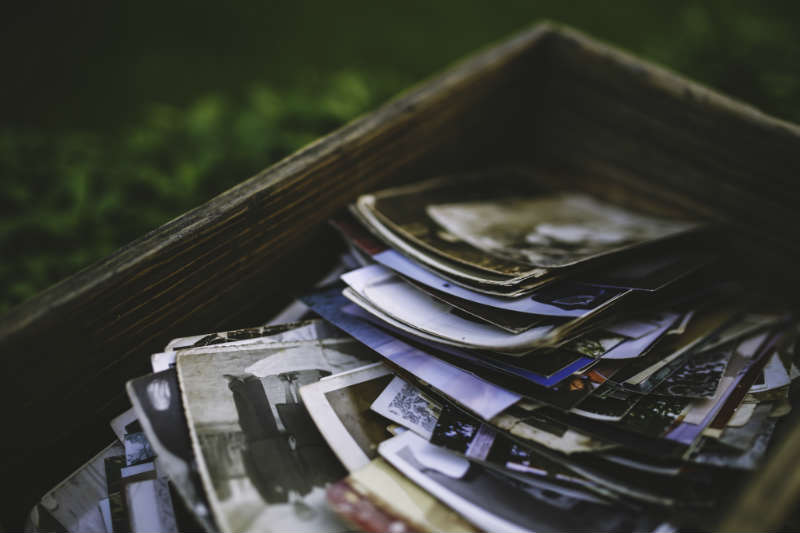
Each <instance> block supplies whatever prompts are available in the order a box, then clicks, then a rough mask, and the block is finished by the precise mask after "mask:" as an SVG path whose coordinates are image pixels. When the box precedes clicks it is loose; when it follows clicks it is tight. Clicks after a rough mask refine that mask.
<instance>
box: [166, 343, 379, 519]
mask: <svg viewBox="0 0 800 533" xmlns="http://www.w3.org/2000/svg"><path fill="white" fill-rule="evenodd" d="M372 359H373V358H372V356H371V354H370V351H369V350H368V349H367V348H365V347H363V345H361V344H360V343H357V342H354V341H351V340H330V341H325V340H321V341H314V342H297V343H284V344H276V345H270V346H267V347H261V348H260V349H253V350H243V349H240V350H235V351H227V352H217V353H214V352H211V353H206V354H201V353H194V354H192V353H181V354H179V355H178V362H177V369H178V377H179V381H180V385H181V389H182V391H183V400H184V407H185V409H186V414H187V420H188V423H189V428H190V431H191V436H192V443H193V447H194V450H195V453H196V456H197V459H198V463H199V468H200V473H201V477H202V479H203V484H204V487H205V489H206V493H207V495H208V499H209V502H210V504H211V507H212V511H213V512H214V515H215V517H216V519H217V523H218V526H219V528H220V530H222V531H309V532H311V531H347V526H345V525H344V524H343V523H341V522H340V521H339V520H338V519H337V518H336V516H335V515H334V514H332V512H331V511H330V509H328V508H327V506H326V505H325V486H326V485H327V484H328V483H331V482H333V481H335V480H337V479H339V478H341V477H343V476H344V475H345V474H346V470H345V469H344V467H343V466H342V465H341V463H340V462H339V459H338V458H337V457H336V455H335V454H334V453H333V452H332V451H331V449H330V448H329V447H328V444H327V442H326V441H325V439H324V438H323V437H322V435H321V434H320V433H319V431H318V430H317V428H316V425H315V424H314V422H313V420H312V419H311V417H310V415H309V414H308V411H307V410H306V408H305V406H304V405H303V403H302V399H301V397H300V392H299V389H300V387H302V386H303V385H306V384H309V383H314V382H316V381H319V379H320V378H322V377H325V376H328V375H331V374H335V373H339V372H342V371H346V370H351V369H353V368H357V367H359V366H363V365H365V364H367V363H370V362H372Z"/></svg>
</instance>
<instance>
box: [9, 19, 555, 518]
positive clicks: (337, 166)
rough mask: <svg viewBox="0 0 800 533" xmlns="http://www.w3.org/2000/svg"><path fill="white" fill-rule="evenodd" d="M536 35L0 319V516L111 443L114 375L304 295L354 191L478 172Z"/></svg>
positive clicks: (443, 78) (467, 66)
mask: <svg viewBox="0 0 800 533" xmlns="http://www.w3.org/2000/svg"><path fill="white" fill-rule="evenodd" d="M546 32H547V30H546V28H539V29H535V30H533V31H531V32H527V33H525V34H522V35H520V36H517V37H515V38H513V39H511V40H509V41H506V42H504V43H502V44H500V45H498V46H496V47H494V48H491V49H489V50H487V51H485V52H483V53H480V54H478V55H476V56H475V57H473V58H471V59H469V60H468V61H465V62H463V63H460V64H458V65H456V66H455V67H453V68H452V69H450V70H448V71H446V72H445V73H444V74H442V75H440V76H438V77H436V78H434V79H432V80H430V81H428V82H426V83H424V84H422V85H420V86H418V87H416V88H413V89H412V90H410V91H408V92H407V93H406V94H404V95H402V96H401V97H399V98H398V99H396V100H394V101H392V102H390V103H388V104H386V105H384V106H383V107H381V108H380V109H378V110H377V111H375V112H373V113H371V114H368V115H366V116H364V117H362V118H360V119H358V120H356V121H354V122H352V123H350V124H348V125H346V126H344V127H343V128H341V129H339V130H338V131H336V132H334V133H332V134H331V135H328V136H327V137H324V138H322V139H320V140H319V141H317V142H315V143H313V144H312V145H310V146H308V147H306V148H304V149H302V150H300V151H299V152H297V153H296V154H294V155H292V156H290V157H288V158H287V159H284V160H283V161H281V162H279V163H277V164H276V165H274V166H272V167H271V168H269V169H267V170H265V171H264V172H262V173H260V174H258V175H257V176H255V177H253V178H251V179H249V180H247V181H245V182H243V183H241V184H240V185H238V186H236V187H234V188H232V189H231V190H229V191H227V192H225V193H223V194H221V195H220V196H218V197H216V198H214V199H213V200H211V201H210V202H208V203H207V204H205V205H203V206H201V207H199V208H197V209H195V210H193V211H191V212H189V213H187V214H185V215H183V216H181V217H179V218H177V219H175V220H173V221H171V222H169V223H168V224H166V225H164V226H163V227H161V228H158V229H156V230H155V231H153V232H151V233H150V234H148V235H145V236H144V237H142V238H141V239H139V240H138V241H136V242H134V243H131V244H130V245H128V246H126V247H124V248H123V249H121V250H119V251H118V252H116V253H115V254H113V255H112V256H110V257H109V258H107V259H106V260H104V261H102V262H100V263H98V264H96V265H94V266H92V267H90V268H88V269H86V270H84V271H82V272H80V273H78V274H76V275H74V276H72V277H71V278H69V279H66V280H64V281H63V282H61V283H59V284H58V285H56V286H54V287H52V288H50V289H48V290H46V291H45V292H43V293H42V294H40V295H38V296H36V297H35V298H33V299H32V300H30V301H28V302H26V303H24V304H23V305H21V306H19V307H18V308H16V309H14V310H12V311H11V312H10V313H9V314H7V315H6V316H4V317H3V318H2V320H0V354H2V355H1V356H0V359H1V360H2V369H3V376H4V377H5V378H6V379H5V382H4V386H3V387H2V389H0V399H2V402H0V410H1V411H0V413H1V414H2V418H3V421H4V424H5V426H4V427H5V428H6V430H7V431H6V434H7V435H11V436H13V438H5V439H2V445H0V446H2V451H3V453H2V454H0V476H2V477H3V479H15V480H19V484H18V485H17V486H16V487H15V488H16V489H17V490H15V491H14V492H13V493H11V494H9V496H8V497H6V498H3V500H2V502H1V503H0V505H2V514H0V520H2V521H3V522H4V523H7V524H9V525H11V526H12V527H14V526H16V525H21V523H22V522H21V520H22V513H24V512H27V509H28V508H29V507H30V504H32V503H33V501H34V500H35V499H37V498H38V497H40V496H41V495H42V493H43V492H44V491H46V490H47V489H49V488H50V486H52V485H53V484H55V482H57V481H59V480H60V479H62V478H64V477H65V476H66V475H67V474H68V473H69V472H70V471H71V470H72V469H74V468H76V467H78V466H79V465H80V464H81V463H82V462H83V461H84V460H85V459H86V458H88V457H89V456H91V455H92V454H93V452H95V451H96V450H94V449H92V448H90V447H89V448H87V444H89V443H94V445H95V446H98V447H100V446H102V445H103V444H105V442H107V441H108V440H110V439H111V438H112V434H111V432H110V430H109V429H108V420H109V419H110V418H111V417H113V416H114V415H115V414H118V413H119V412H121V411H122V410H124V409H125V408H126V405H125V404H126V402H125V399H124V384H125V381H126V380H128V379H130V378H132V377H135V376H137V375H140V374H143V373H146V372H147V371H148V367H149V354H150V353H152V352H154V351H159V350H160V348H162V347H163V346H164V344H165V343H166V342H167V341H168V340H169V339H170V338H173V337H176V336H180V335H186V334H195V333H198V332H203V331H213V330H215V329H217V328H218V327H220V324H222V323H224V322H225V319H229V317H230V316H231V315H232V314H234V313H237V314H239V315H240V316H242V317H247V319H248V320H253V322H239V323H238V324H236V325H237V326H247V325H253V324H255V323H258V322H259V321H261V322H263V321H264V320H266V319H267V318H269V314H268V312H269V311H275V310H276V309H275V307H276V306H275V305H273V306H270V305H269V301H268V300H269V299H270V298H271V297H278V298H280V299H283V300H286V298H287V294H291V293H292V292H293V291H301V290H302V289H303V288H304V287H307V286H309V285H310V283H311V282H312V281H313V280H314V279H315V278H314V277H313V276H312V274H313V273H315V272H316V274H317V275H319V274H321V273H322V270H324V269H325V268H327V267H329V266H330V265H332V263H333V258H334V249H335V248H336V247H337V242H338V240H337V239H336V238H334V237H332V236H331V233H330V232H327V231H325V224H324V223H325V221H326V219H327V218H329V217H330V216H331V215H332V214H333V213H334V212H335V211H337V210H338V209H341V208H342V207H344V206H345V205H346V204H347V203H349V202H350V201H352V200H354V199H355V197H356V196H357V195H358V194H360V193H363V192H366V191H368V190H371V189H375V188H377V187H379V186H381V185H383V184H384V183H386V182H387V181H392V180H394V181H397V180H414V179H421V178H427V177H430V176H431V175H432V174H436V173H439V172H443V171H446V172H449V171H458V170H465V169H471V168H475V167H480V166H482V165H487V164H489V161H488V159H487V158H489V157H490V156H492V155H494V154H496V153H498V150H497V148H496V147H497V146H500V145H503V144H504V143H503V138H504V136H507V135H511V134H512V132H511V131H510V130H508V131H507V133H503V132H504V131H506V130H505V129H504V128H503V127H502V126H503V123H505V122H509V121H510V118H511V117H510V116H509V113H510V111H512V110H513V109H514V108H515V107H516V106H517V104H518V102H517V100H518V99H519V98H520V97H521V95H515V91H517V88H518V87H520V86H521V85H520V84H519V83H517V78H519V76H520V73H521V72H524V70H525V69H524V68H522V64H523V63H524V64H530V61H529V59H530V57H529V55H530V54H531V52H532V51H533V50H534V49H535V46H534V44H535V43H536V42H537V41H538V40H539V39H540V38H541V37H542V36H543V35H544V34H546ZM498 132H500V133H499V134H498ZM277 303H279V302H276V304H277ZM284 303H285V302H284ZM248 310H252V312H249V313H248V312H247V311H248ZM258 310H260V311H261V314H260V315H257V314H256V311H258ZM89 445H91V444H89Z"/></svg>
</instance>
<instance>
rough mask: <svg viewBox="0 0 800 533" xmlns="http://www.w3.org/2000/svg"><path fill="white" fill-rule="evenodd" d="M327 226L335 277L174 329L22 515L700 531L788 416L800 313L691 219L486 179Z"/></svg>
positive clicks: (35, 521) (419, 192)
mask: <svg viewBox="0 0 800 533" xmlns="http://www.w3.org/2000/svg"><path fill="white" fill-rule="evenodd" d="M331 223H332V225H333V226H334V227H335V228H336V229H337V230H338V231H339V233H340V234H341V235H342V236H343V240H344V243H345V244H346V246H347V249H348V251H347V252H346V253H345V254H344V255H343V256H342V259H341V261H340V264H339V265H337V266H336V268H335V269H334V270H333V273H332V275H330V276H327V277H326V279H324V280H323V281H322V282H321V283H318V284H316V285H315V286H314V288H313V289H309V292H308V293H307V294H306V295H304V296H302V297H301V298H300V299H299V300H297V301H295V302H293V303H292V304H291V305H290V306H289V307H288V308H287V309H285V310H284V311H283V312H281V313H279V314H278V315H277V317H276V318H273V319H272V320H270V321H269V322H267V325H264V326H258V327H252V328H247V329H241V330H236V331H226V332H216V333H204V334H199V335H195V336H190V337H183V338H179V339H172V340H169V341H168V342H166V343H165V347H164V349H163V351H162V352H160V353H156V354H152V356H151V359H150V361H151V366H152V369H153V373H152V374H149V375H146V376H142V377H139V378H136V379H133V380H131V381H130V382H129V383H128V386H127V393H128V396H129V398H130V400H131V405H132V409H131V410H130V411H128V412H126V413H123V414H122V415H120V416H119V417H117V418H116V419H114V420H113V421H111V426H112V429H113V431H114V434H115V435H116V437H117V440H116V441H115V442H114V443H113V444H111V445H110V446H108V447H106V448H105V449H103V450H102V451H101V452H100V453H99V454H98V455H97V456H95V457H94V458H93V459H92V460H91V461H90V462H89V463H87V465H86V466H85V467H83V468H82V469H80V470H78V471H77V472H75V473H74V474H73V475H72V476H70V478H68V479H67V480H65V481H64V482H62V483H61V484H59V485H58V486H57V487H55V488H54V489H53V490H51V491H50V492H48V493H47V494H46V495H45V496H44V497H43V498H42V500H41V501H40V502H39V503H38V504H37V505H36V506H35V508H34V509H33V511H32V512H31V515H30V520H29V524H28V526H29V527H28V528H29V530H31V531H37V530H39V531H44V530H51V529H58V530H65V531H108V532H111V531H166V530H170V531H172V530H175V529H176V528H177V529H180V530H183V529H189V530H204V531H209V532H217V531H225V532H227V531H298V532H300V531H303V532H316V531H330V532H339V531H342V532H344V531H352V530H363V531H375V532H378V531H393V532H398V533H399V532H404V531H424V532H434V531H465V532H473V531H475V532H477V531H519V532H528V531H540V530H545V531H552V530H557V531H571V530H581V531H586V530H596V531H618V530H636V531H661V532H664V531H673V530H677V529H683V528H703V527H710V526H712V525H713V523H709V522H708V520H712V519H713V518H711V517H713V516H715V510H718V509H720V508H721V506H723V505H725V503H726V502H727V501H729V499H730V498H729V496H730V494H732V492H731V491H733V490H736V488H737V483H739V481H740V480H741V479H742V474H743V473H746V472H749V471H754V470H756V469H758V468H759V466H760V465H761V464H762V460H763V458H764V456H765V454H766V452H767V450H768V447H769V445H770V443H771V440H772V436H773V434H775V427H776V425H777V423H778V421H779V420H780V418H781V417H783V416H784V415H786V414H787V413H788V412H789V410H790V409H791V399H792V398H790V390H791V389H792V388H793V382H795V379H796V378H797V376H798V375H800V372H798V368H797V357H796V355H795V352H796V350H795V337H796V334H797V332H798V328H797V324H796V321H795V318H794V317H793V316H792V315H791V314H790V313H789V312H787V311H786V310H785V309H784V308H783V307H782V306H781V305H779V304H775V303H774V302H770V301H764V300H759V299H757V298H755V297H754V296H751V294H755V292H756V291H753V290H752V289H750V288H749V287H748V284H747V283H746V280H744V281H742V280H739V279H737V278H736V277H734V276H730V275H723V274H720V272H723V271H724V269H722V268H720V265H721V264H724V262H725V260H726V258H725V257H717V256H715V255H714V254H712V253H710V252H709V251H708V250H712V249H715V247H714V246H709V245H708V244H707V243H708V239H709V238H713V235H714V233H713V232H712V229H711V228H709V227H708V226H707V225H706V224H703V223H702V222H701V221H694V220H676V219H671V218H664V217H662V216H653V215H650V214H647V213H643V212H638V211H634V210H631V209H630V208H628V207H625V206H620V205H615V204H611V203H609V202H607V201H606V200H603V199H600V198H595V197H590V196H586V195H584V194H579V193H577V192H575V191H563V190H561V191H553V190H545V189H542V188H538V187H536V186H535V180H532V179H530V176H528V175H526V174H523V173H520V172H516V171H494V172H490V173H483V174H477V175H467V176H456V177H447V178H437V179H435V180H430V181H426V182H422V183H417V184H412V185H408V186H404V187H400V188H394V189H389V190H384V191H378V192H375V193H373V194H367V195H364V196H362V197H360V198H359V199H358V201H357V202H356V203H355V204H354V205H353V206H351V209H350V211H349V212H346V213H341V214H340V216H338V217H337V218H335V219H334V220H332V221H331ZM165 341H166V339H165Z"/></svg>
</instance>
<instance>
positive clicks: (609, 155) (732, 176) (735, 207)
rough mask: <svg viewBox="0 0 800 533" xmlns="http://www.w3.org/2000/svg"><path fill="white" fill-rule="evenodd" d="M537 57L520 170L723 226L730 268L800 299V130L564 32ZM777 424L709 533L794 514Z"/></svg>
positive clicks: (797, 494) (790, 453)
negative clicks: (541, 63)
mask: <svg viewBox="0 0 800 533" xmlns="http://www.w3.org/2000/svg"><path fill="white" fill-rule="evenodd" d="M542 46H543V48H545V49H546V50H547V60H546V62H547V66H546V67H545V70H544V71H545V72H547V74H548V76H547V78H546V79H545V80H536V81H532V82H531V83H536V84H538V85H539V86H540V87H542V93H541V97H542V98H543V101H542V102H541V105H540V106H538V107H537V108H536V109H529V110H528V113H529V115H528V119H527V120H528V121H529V122H531V123H533V124H535V130H536V136H535V139H536V144H535V146H533V147H532V148H530V147H529V148H526V149H518V150H517V151H516V153H517V154H519V156H520V157H521V159H522V160H523V161H526V162H529V163H531V164H535V165H536V166H537V167H538V168H539V169H540V171H541V172H542V173H548V174H550V179H553V180H555V181H557V182H560V183H561V185H562V186H568V187H577V188H582V189H585V190H589V191H592V192H593V193H595V194H598V195H601V196H605V197H608V198H610V199H613V200H615V201H617V202H620V203H627V204H630V205H632V206H635V207H646V208H649V209H652V210H655V211H666V212H669V213H672V214H678V215H689V216H692V215H694V216H700V217H703V218H707V219H710V220H716V221H720V222H724V223H725V224H728V225H729V226H731V227H733V228H734V231H732V232H729V235H730V239H729V241H728V242H725V243H720V247H721V248H723V249H728V250H733V252H734V253H733V254H732V255H730V256H729V257H733V258H735V261H737V262H741V263H747V264H748V265H749V267H748V268H749V270H750V272H751V273H752V274H753V275H754V276H761V277H764V278H769V280H768V281H770V282H771V286H772V287H773V289H772V290H773V291H776V292H778V293H779V294H780V295H781V297H782V298H784V299H785V300H786V301H789V300H790V299H791V298H792V297H796V296H797V295H798V294H800V290H798V288H799V287H800V284H798V273H797V268H796V265H797V264H798V260H800V239H798V230H799V229H800V210H798V208H797V207H798V205H800V127H798V126H797V125H794V124H789V123H786V122H783V121H781V120H778V119H775V118H773V117H770V116H767V115H765V114H763V113H761V112H759V111H758V110H756V109H754V108H752V107H750V106H747V105H745V104H742V103H740V102H737V101H734V100H731V99H729V98H727V97H725V96H724V95H721V94H719V93H716V92H714V91H713V90H710V89H708V88H705V87H702V86H700V85H698V84H696V83H694V82H691V81H689V80H686V79H684V78H682V77H680V76H678V75H675V74H673V73H670V72H668V71H666V70H664V69H662V68H660V67H657V66H654V65H651V64H648V63H646V62H643V61H641V60H638V59H636V58H633V57H631V56H630V55H629V54H627V53H625V52H622V51H619V50H616V49H614V48H612V47H609V46H606V45H603V44H601V43H598V42H596V41H594V40H592V39H589V38H587V37H585V36H583V35H581V34H580V33H578V32H575V31H572V30H559V31H557V32H553V33H552V34H550V35H549V36H548V39H547V42H546V43H544V44H543V45H542ZM737 251H738V252H739V253H738V254H737V253H736V252H737ZM733 266H735V265H733ZM796 388H797V387H795V389H796ZM795 403H796V402H795ZM782 424H783V428H782V435H781V436H780V439H776V442H775V446H774V448H773V449H772V450H771V451H770V454H769V455H768V457H767V461H766V463H765V465H764V467H763V468H761V469H759V470H758V471H756V472H754V473H753V474H752V475H746V474H744V473H743V474H742V478H743V483H742V490H741V492H740V493H739V495H738V497H737V499H735V500H734V501H731V502H729V505H728V506H727V507H726V508H725V509H723V510H722V514H721V515H718V516H709V517H708V519H709V524H711V525H710V529H711V530H719V531H766V530H775V529H778V528H781V527H784V526H785V522H786V520H787V519H788V518H789V517H790V516H791V515H792V513H795V512H796V508H797V502H798V501H800V470H798V469H797V464H798V463H800V445H798V443H800V413H798V412H795V413H792V414H791V415H790V417H789V418H788V419H787V420H785V421H783V422H782Z"/></svg>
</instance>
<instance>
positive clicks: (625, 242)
mask: <svg viewBox="0 0 800 533" xmlns="http://www.w3.org/2000/svg"><path fill="white" fill-rule="evenodd" d="M423 201H424V200H423ZM434 202H435V200H434V201H432V202H427V203H426V212H427V214H428V215H429V216H430V217H431V218H432V219H433V220H434V221H435V222H436V223H437V224H438V225H439V226H440V227H441V228H442V229H443V230H444V231H446V232H447V233H448V234H450V235H453V236H455V237H456V238H457V239H458V240H460V241H463V242H467V243H469V244H471V245H472V246H474V247H475V248H477V249H479V250H483V251H484V252H486V253H488V254H490V255H492V256H494V257H499V258H502V259H505V260H507V261H514V262H517V263H522V264H526V265H530V266H532V267H541V268H563V267H566V266H571V265H575V264H577V263H580V262H582V261H586V260H589V259H593V258H596V257H600V256H602V255H606V254H608V253H611V252H617V251H620V250H622V249H625V248H630V247H632V246H636V245H640V244H643V243H646V242H650V241H654V240H659V239H664V238H666V237H670V236H674V235H678V234H680V233H684V232H687V231H690V230H692V229H695V228H696V227H697V224H695V223H693V222H690V221H682V220H667V219H663V218H656V217H652V216H647V215H644V214H642V213H635V212H632V211H630V210H626V209H623V208H620V207H618V206H614V205H611V204H609V203H606V202H603V201H601V200H598V199H596V198H592V197H590V196H586V195H579V194H558V195H539V196H530V197H526V196H521V195H520V196H508V197H506V198H501V199H497V200H482V201H476V202H459V203H434Z"/></svg>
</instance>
